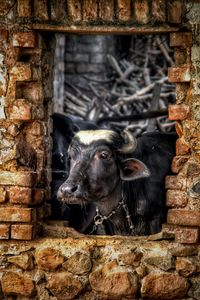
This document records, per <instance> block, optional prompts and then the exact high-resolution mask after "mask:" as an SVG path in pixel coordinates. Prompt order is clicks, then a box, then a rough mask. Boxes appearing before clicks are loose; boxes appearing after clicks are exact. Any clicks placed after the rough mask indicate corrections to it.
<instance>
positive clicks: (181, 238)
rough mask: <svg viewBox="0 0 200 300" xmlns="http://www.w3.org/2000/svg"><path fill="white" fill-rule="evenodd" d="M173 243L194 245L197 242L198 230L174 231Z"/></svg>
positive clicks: (183, 229) (184, 229)
mask: <svg viewBox="0 0 200 300" xmlns="http://www.w3.org/2000/svg"><path fill="white" fill-rule="evenodd" d="M175 242H177V243H184V244H194V243H197V242H199V229H198V228H182V229H177V230H176V231H175Z"/></svg>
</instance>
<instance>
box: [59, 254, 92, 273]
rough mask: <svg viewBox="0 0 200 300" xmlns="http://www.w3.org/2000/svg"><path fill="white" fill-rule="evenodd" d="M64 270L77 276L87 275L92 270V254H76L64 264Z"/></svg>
mask: <svg viewBox="0 0 200 300" xmlns="http://www.w3.org/2000/svg"><path fill="white" fill-rule="evenodd" d="M63 268H64V269H65V270H67V271H68V272H70V273H72V274H75V275H82V274H87V273H89V272H90V270H91V268H92V261H91V258H90V253H87V254H85V253H82V252H76V253H75V254H73V255H72V256H70V257H69V258H68V259H67V261H66V262H65V263H64V264H63Z"/></svg>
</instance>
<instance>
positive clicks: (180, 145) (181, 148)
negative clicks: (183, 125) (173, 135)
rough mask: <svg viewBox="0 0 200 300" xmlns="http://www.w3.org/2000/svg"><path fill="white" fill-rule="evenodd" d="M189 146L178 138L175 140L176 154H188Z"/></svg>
mask: <svg viewBox="0 0 200 300" xmlns="http://www.w3.org/2000/svg"><path fill="white" fill-rule="evenodd" d="M189 152H190V146H189V145H188V144H187V143H186V142H185V141H184V140H183V138H179V139H177V140H176V155H185V154H189Z"/></svg>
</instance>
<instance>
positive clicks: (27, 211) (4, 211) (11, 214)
mask: <svg viewBox="0 0 200 300" xmlns="http://www.w3.org/2000/svg"><path fill="white" fill-rule="evenodd" d="M34 213H35V211H34V210H33V209H32V208H22V207H13V206H7V207H0V222H22V223H24V222H33V221H35V214H34Z"/></svg>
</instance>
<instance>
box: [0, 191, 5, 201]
mask: <svg viewBox="0 0 200 300" xmlns="http://www.w3.org/2000/svg"><path fill="white" fill-rule="evenodd" d="M5 201H6V190H5V189H4V188H2V187H0V203H2V202H5Z"/></svg>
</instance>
